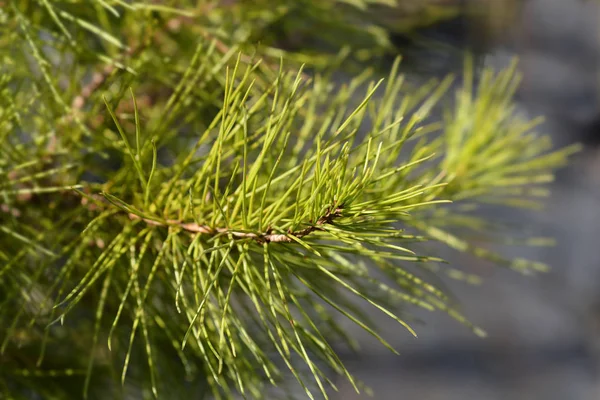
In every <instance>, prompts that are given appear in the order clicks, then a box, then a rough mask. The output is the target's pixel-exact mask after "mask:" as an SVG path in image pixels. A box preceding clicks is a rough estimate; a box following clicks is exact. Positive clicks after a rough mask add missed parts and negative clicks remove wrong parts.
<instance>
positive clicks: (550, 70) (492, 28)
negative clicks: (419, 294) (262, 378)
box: [333, 0, 600, 400]
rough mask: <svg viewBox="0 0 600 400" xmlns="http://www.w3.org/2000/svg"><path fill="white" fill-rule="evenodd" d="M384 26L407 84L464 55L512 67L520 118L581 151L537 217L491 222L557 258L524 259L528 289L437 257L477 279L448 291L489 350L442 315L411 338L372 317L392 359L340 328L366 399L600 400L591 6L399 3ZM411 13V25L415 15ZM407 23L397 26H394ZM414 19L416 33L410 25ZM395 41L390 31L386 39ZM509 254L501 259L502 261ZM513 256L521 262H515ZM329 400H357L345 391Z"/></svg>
mask: <svg viewBox="0 0 600 400" xmlns="http://www.w3.org/2000/svg"><path fill="white" fill-rule="evenodd" d="M400 3H401V4H402V5H401V7H400V9H399V10H398V13H399V14H398V15H392V16H390V15H387V16H382V18H384V19H385V18H389V20H390V22H389V25H390V26H391V27H392V28H393V27H394V24H396V27H400V28H399V29H396V32H395V33H394V34H393V35H392V40H393V41H394V43H395V44H396V45H397V46H398V47H399V48H400V51H401V53H402V55H403V66H404V67H403V68H404V69H405V72H406V73H407V74H408V76H409V77H410V78H411V79H412V80H415V81H420V80H426V79H428V78H430V77H432V76H439V75H444V74H447V73H449V72H457V73H458V74H460V72H461V69H462V62H463V59H464V58H463V56H464V50H470V51H473V52H475V54H476V55H477V57H476V59H477V60H478V62H479V63H482V64H485V65H490V66H494V67H497V68H501V67H503V66H505V65H507V64H508V62H509V61H510V60H511V59H512V58H513V57H515V56H517V57H519V59H520V64H519V65H520V70H521V72H522V74H523V81H522V85H521V89H520V91H519V93H518V96H517V102H518V104H519V107H520V109H521V110H520V111H521V112H523V113H525V114H527V115H531V116H536V115H540V114H543V115H544V116H545V117H546V121H545V123H544V124H543V125H542V126H541V128H540V129H539V130H540V131H543V132H544V133H549V134H551V135H552V136H553V138H554V142H555V143H556V145H557V146H558V145H565V144H569V143H573V142H581V143H583V144H584V145H585V149H584V151H583V152H581V153H579V154H578V155H577V156H575V157H574V158H573V161H572V164H571V166H570V167H569V168H566V169H564V170H561V171H560V172H559V173H558V176H557V180H556V182H554V183H553V184H552V196H551V197H550V198H548V200H547V203H546V208H545V211H543V212H526V211H523V212H517V211H514V210H513V211H510V210H509V211H506V210H502V209H498V210H495V209H494V210H490V211H489V213H490V216H493V217H495V218H500V219H502V220H506V221H509V222H510V221H516V222H520V223H521V224H522V225H524V226H527V228H528V229H530V230H532V231H533V232H534V233H535V234H536V235H543V236H552V237H554V238H556V239H557V242H558V244H557V245H556V246H554V247H542V248H528V249H525V250H523V249H519V253H518V254H519V255H525V256H527V257H530V258H533V259H537V260H540V261H544V262H546V263H548V264H549V265H551V267H552V271H551V272H550V273H548V274H542V275H540V276H536V277H523V276H521V275H518V274H517V273H515V272H513V271H507V270H502V269H500V268H493V267H492V266H490V265H487V264H485V263H483V262H482V261H480V260H472V259H469V258H460V257H457V256H456V255H455V254H448V255H447V256H446V258H448V259H450V260H451V261H452V262H453V263H455V264H457V265H460V266H461V267H463V268H465V269H466V270H470V271H474V272H477V273H479V274H480V275H482V276H483V277H484V280H483V283H482V284H480V285H478V286H470V285H468V284H466V283H462V282H452V281H448V282H446V284H447V286H448V287H449V289H450V290H451V291H453V292H454V293H456V296H457V301H458V302H459V303H460V304H462V306H463V309H464V313H465V315H466V316H467V317H468V318H469V319H470V320H471V321H472V322H473V323H475V324H477V325H479V326H481V327H482V328H484V329H485V330H486V331H487V332H488V335H489V336H488V337H487V338H486V339H479V338H477V337H475V336H474V335H473V334H472V333H471V331H470V330H468V329H467V328H465V327H463V326H462V325H460V324H459V323H457V322H456V321H454V320H451V319H450V318H448V317H447V316H444V315H442V314H429V315H424V316H423V320H424V321H425V323H426V325H424V326H421V327H419V329H418V332H419V334H420V337H419V338H418V339H414V338H412V337H411V336H410V335H409V334H408V333H407V332H405V331H404V330H402V329H399V328H398V325H397V324H396V323H395V322H393V321H390V320H386V319H385V318H383V317H382V318H381V320H380V321H379V322H380V323H381V326H382V327H383V332H384V333H385V334H384V337H386V338H387V339H389V340H390V343H391V344H392V345H395V347H396V348H398V349H399V350H400V352H401V356H400V357H397V356H395V355H393V354H391V353H390V352H389V351H388V350H387V349H385V348H384V347H383V346H381V345H380V343H378V342H376V341H374V340H371V338H370V337H368V336H367V335H366V334H364V333H363V332H361V330H360V329H358V328H354V327H353V326H351V325H348V330H351V331H352V333H353V335H355V336H356V337H358V338H359V339H360V340H359V341H360V344H361V347H362V351H361V352H360V354H359V355H350V354H347V355H346V357H345V358H346V360H347V362H348V364H349V365H348V366H349V367H350V368H349V369H350V370H351V371H353V372H354V373H356V375H357V377H358V378H359V379H362V380H363V381H364V382H365V383H366V384H367V385H369V386H370V387H372V388H373V390H374V397H373V398H375V399H383V400H387V399H422V400H438V399H440V400H441V399H443V400H454V399H482V400H496V399H498V400H499V399H514V400H518V399H528V400H529V399H545V400H565V399H573V400H597V399H600V104H599V103H600V102H599V94H600V90H599V84H598V83H599V77H600V76H599V75H598V72H600V69H599V68H598V57H599V56H600V6H599V4H600V3H599V2H595V1H586V0H472V1H471V0H462V1H461V0H421V1H416V2H411V1H401V2H400ZM415 15H418V16H419V18H415V17H414V16H415ZM403 17H406V18H405V19H404V20H403V21H405V22H406V23H404V24H403V25H402V24H400V25H398V24H397V21H398V18H403ZM416 20H418V21H423V20H425V21H426V23H422V24H411V21H416ZM392 30H393V29H392ZM509 251H510V250H509ZM515 251H516V250H515ZM339 387H340V392H339V393H338V394H333V398H336V399H344V400H349V399H363V398H365V399H366V398H369V397H368V396H367V395H357V394H355V393H354V391H353V390H352V388H351V387H350V386H349V385H348V384H347V383H346V382H345V381H344V380H343V379H340V381H339Z"/></svg>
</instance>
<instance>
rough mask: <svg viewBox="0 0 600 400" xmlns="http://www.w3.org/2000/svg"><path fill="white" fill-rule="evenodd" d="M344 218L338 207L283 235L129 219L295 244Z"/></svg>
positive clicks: (174, 222) (179, 222) (169, 221)
mask: <svg viewBox="0 0 600 400" xmlns="http://www.w3.org/2000/svg"><path fill="white" fill-rule="evenodd" d="M341 216H342V208H341V207H337V208H336V209H334V210H328V211H327V212H326V213H325V215H323V216H322V217H321V218H319V219H318V220H317V222H316V223H315V224H314V225H310V226H308V227H306V228H304V229H301V230H298V231H288V233H286V234H282V233H271V232H270V231H269V232H267V233H264V234H260V233H253V232H239V231H235V230H232V229H229V228H218V227H217V228H213V227H210V226H208V225H200V224H197V223H195V222H182V221H178V220H174V219H169V220H166V221H165V222H164V223H163V222H160V221H156V220H152V219H148V218H143V217H140V216H139V215H136V214H132V213H130V214H129V218H130V219H132V220H141V221H144V222H145V223H146V224H148V225H152V226H163V227H166V226H177V227H179V228H181V229H183V230H184V231H187V232H190V233H197V234H206V235H216V234H230V235H232V236H235V237H236V238H238V239H253V240H255V241H257V242H259V243H291V242H294V238H296V239H300V238H303V237H305V236H308V235H310V234H311V233H313V232H315V231H321V230H323V228H322V226H323V225H325V224H330V223H332V222H333V220H334V219H336V218H338V217H341Z"/></svg>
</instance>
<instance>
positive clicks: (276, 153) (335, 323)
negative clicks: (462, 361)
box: [0, 0, 576, 398]
mask: <svg viewBox="0 0 600 400" xmlns="http://www.w3.org/2000/svg"><path fill="white" fill-rule="evenodd" d="M6 3H7V7H5V8H4V9H1V10H0V13H1V14H0V21H1V23H2V25H1V29H2V34H0V51H1V53H0V57H2V61H3V65H4V67H3V68H2V70H1V72H2V77H1V79H0V93H1V97H0V143H2V146H1V147H0V191H1V198H0V204H1V209H0V211H1V213H0V220H1V221H2V224H1V225H0V260H1V264H0V326H1V327H2V328H1V330H0V341H1V344H0V354H1V357H2V358H1V361H0V363H1V365H2V368H1V369H0V391H1V392H0V393H4V394H5V395H6V396H7V398H31V396H38V397H39V396H41V397H43V398H78V397H80V396H81V393H83V394H84V396H89V397H94V398H119V397H122V398H125V397H128V396H134V397H139V396H140V395H141V394H147V393H148V390H150V391H151V392H152V393H153V395H154V396H155V397H160V398H181V397H184V396H186V397H190V396H191V393H199V394H205V393H207V392H209V391H210V392H211V393H212V395H213V396H214V397H215V398H232V397H234V396H236V394H241V395H243V396H245V397H250V398H262V397H267V396H268V395H266V394H265V393H266V392H265V389H264V385H265V384H269V383H270V384H272V385H278V384H279V383H280V382H281V381H283V380H284V379H285V377H286V375H288V374H291V375H293V376H294V377H295V378H296V379H297V381H298V382H299V383H300V385H301V386H302V387H303V388H304V390H305V393H306V395H307V396H308V397H309V398H315V397H318V396H324V397H326V398H327V396H328V393H329V391H330V389H331V388H333V389H335V384H334V383H333V381H332V380H331V374H330V373H336V374H340V375H344V376H346V378H347V379H349V381H350V382H351V384H352V385H353V386H354V388H355V389H356V390H357V391H358V390H362V385H361V384H360V383H359V382H357V381H356V380H355V378H353V376H352V374H351V373H350V372H349V371H348V370H347V369H346V368H345V366H344V364H343V362H342V361H341V359H340V358H339V356H338V355H337V352H336V350H335V349H336V348H337V346H339V345H340V344H346V345H348V346H350V347H355V343H354V342H353V339H352V338H351V337H349V336H348V335H347V333H346V332H345V331H344V330H343V329H342V328H341V327H340V325H339V318H338V315H341V316H343V317H345V318H347V319H348V320H350V321H351V322H353V323H354V324H356V325H358V326H359V327H361V328H362V329H364V330H365V331H366V332H368V333H369V334H371V335H372V336H374V337H375V338H377V340H379V341H380V342H381V343H382V344H383V345H384V346H386V347H388V348H390V349H391V350H392V351H395V350H394V349H393V348H392V346H391V345H390V344H388V343H387V342H386V341H385V339H384V338H383V337H381V336H380V334H379V333H378V332H377V329H376V327H375V325H374V323H373V321H372V320H371V318H370V317H369V313H370V311H368V309H365V307H364V306H368V307H372V308H374V309H376V310H377V311H379V312H381V313H383V314H385V315H387V316H388V317H390V318H392V319H393V320H395V321H396V322H397V323H398V324H399V325H400V326H401V327H402V328H403V329H405V330H407V331H408V332H410V333H411V334H412V335H415V336H416V334H417V333H416V330H415V328H414V327H413V326H412V325H411V323H410V321H411V313H410V307H421V308H423V309H426V310H430V311H434V310H440V311H443V312H446V313H448V314H449V315H451V316H452V317H453V318H456V319H457V320H459V321H460V322H462V323H464V324H466V325H467V326H469V327H470V328H472V329H473V330H474V332H475V333H477V334H480V335H483V331H481V330H480V329H479V328H477V327H475V326H472V325H470V324H469V322H468V321H467V320H466V318H465V317H463V316H462V314H461V313H460V310H459V309H457V307H456V305H455V304H454V302H453V301H452V300H451V299H450V298H449V295H448V293H446V292H445V291H444V290H443V289H442V288H440V287H439V286H438V285H436V283H435V282H436V281H435V280H434V279H432V278H431V275H430V273H431V271H432V270H433V271H436V273H439V274H448V275H449V276H451V277H454V278H462V279H467V280H473V279H474V277H471V276H469V275H465V274H463V273H462V272H461V271H460V270H457V269H451V268H450V267H449V266H447V265H446V264H444V261H443V260H442V259H440V258H438V257H435V256H432V255H430V254H429V253H428V250H427V249H426V248H425V247H423V246H421V245H420V242H424V241H427V240H431V239H435V240H437V241H441V242H442V243H444V244H446V245H448V246H449V247H451V248H454V249H456V250H459V251H463V252H471V253H473V254H475V255H476V256H478V257H482V258H487V259H490V260H492V261H494V262H495V263H497V264H500V265H506V266H509V267H512V268H514V269H516V270H518V271H520V272H523V273H530V272H535V271H538V270H543V269H544V268H545V267H544V266H543V265H541V264H539V263H537V262H535V261H529V260H522V259H516V260H511V259H505V258H503V257H502V256H501V255H500V254H497V253H495V252H493V251H491V250H489V249H487V248H483V247H481V246H478V245H476V244H474V243H473V242H472V241H470V240H468V239H467V238H468V234H469V232H470V231H474V232H477V233H478V234H490V233H492V231H491V228H490V226H489V221H488V220H487V219H482V218H481V217H478V216H477V214H475V213H474V212H475V211H477V209H478V206H479V205H481V204H485V203H494V204H501V205H505V206H510V207H523V206H525V207H530V206H535V205H537V204H538V203H537V198H538V197H541V196H544V195H546V194H547V192H546V189H544V188H543V185H544V184H545V183H547V182H548V181H549V180H550V179H552V171H553V170H554V169H555V168H557V167H560V166H562V165H564V164H565V163H566V160H567V157H568V156H569V155H570V154H571V153H572V152H573V151H575V150H576V148H575V147H571V148H566V149H562V150H558V151H552V150H551V145H550V142H549V139H548V138H547V137H545V136H541V135H538V134H537V133H535V132H534V131H533V129H534V128H535V126H536V125H537V123H538V122H539V121H538V120H527V119H522V118H520V117H519V116H518V115H517V114H516V110H515V106H514V105H513V103H512V97H513V94H514V91H515V89H516V87H517V85H518V74H517V73H516V64H515V65H512V66H511V67H510V68H508V69H506V70H505V71H502V72H494V71H492V70H488V69H486V70H485V71H483V72H482V75H481V80H480V81H479V82H475V80H474V72H473V62H472V61H468V62H467V63H466V69H465V74H464V76H463V82H462V85H461V86H460V88H459V89H456V90H455V89H451V87H452V78H447V79H444V80H442V81H432V82H430V83H429V84H427V85H425V86H424V87H422V88H405V85H404V79H403V76H402V75H401V74H400V73H399V61H398V60H397V61H396V62H395V63H394V64H393V66H392V68H391V70H390V71H389V74H388V76H387V78H386V79H382V80H376V79H377V77H378V72H377V71H376V70H374V69H371V68H367V69H364V70H363V71H362V72H361V73H359V74H357V75H356V76H355V77H354V78H352V79H350V80H349V81H348V82H347V83H345V84H336V83H335V82H334V78H333V76H332V74H331V71H332V70H333V69H334V68H339V67H341V66H345V65H346V62H348V63H350V61H345V60H349V55H351V56H352V57H355V56H357V55H359V54H362V53H361V52H363V53H365V52H367V50H368V49H369V48H370V49H371V50H373V51H372V55H373V56H375V55H377V54H382V53H384V52H385V51H387V50H388V49H389V48H388V47H387V46H388V45H387V43H386V42H385V40H383V39H382V38H383V37H384V36H382V31H381V30H380V29H379V28H377V26H375V25H370V24H357V23H356V20H355V18H356V16H357V15H359V14H357V12H358V11H357V10H360V9H362V8H364V7H368V6H369V5H370V4H369V3H382V2H380V1H374V2H360V1H356V2H354V1H353V2H348V1H345V2H343V3H350V6H348V4H347V5H345V6H339V5H336V7H337V6H339V7H341V8H336V10H343V12H340V13H339V14H336V15H335V18H333V19H332V20H330V19H329V18H330V17H332V15H331V13H329V14H327V15H325V14H324V12H325V11H327V10H331V9H332V8H330V7H334V6H333V5H332V4H333V3H336V2H332V4H327V3H323V2H313V1H303V2H290V1H275V2H271V1H257V2H235V1H234V2H224V3H223V4H219V3H214V2H206V3H202V4H200V5H198V4H196V3H197V2H189V4H188V2H186V1H175V2H170V5H169V6H167V5H162V4H158V3H156V2H126V1H109V0H97V1H93V2H81V1H48V0H38V1H25V0H23V1H16V0H13V1H8V2H6ZM84 3H85V6H84ZM339 3H342V2H339ZM385 3H387V2H385ZM299 9H300V10H302V14H301V15H299V14H296V13H295V12H296V11H297V10H299ZM290 10H291V11H290ZM292 11H294V12H292ZM299 22H302V23H304V24H306V26H323V27H324V28H328V29H330V30H328V31H327V33H330V34H331V35H329V36H328V35H324V36H323V37H324V38H331V41H330V42H329V43H328V44H327V45H324V46H322V47H319V46H316V47H314V48H313V52H306V51H304V50H298V49H290V47H289V46H287V47H283V45H281V43H277V42H276V41H274V40H273V39H272V38H273V37H276V36H278V35H277V32H280V31H281V29H283V31H284V32H285V31H286V30H291V31H293V32H295V31H296V30H298V29H300V28H299V27H298V23H299ZM319 23H320V24H321V25H319ZM310 24H314V25H310ZM342 28H343V29H342ZM343 31H351V32H352V33H353V35H357V37H359V36H360V37H362V38H367V39H365V41H362V40H358V39H356V40H355V39H352V40H351V41H350V42H349V43H351V44H354V46H355V47H354V48H350V49H351V51H350V52H347V53H346V54H344V53H343V52H342V53H339V54H331V52H329V47H336V46H338V45H339V43H338V42H337V41H336V40H340V39H339V37H340V32H343ZM270 35H272V36H270ZM284 36H285V35H284ZM353 37H354V36H353ZM377 38H379V39H377ZM258 40H265V42H266V43H262V44H261V45H259V46H255V43H256V42H257V41H258ZM365 44H367V45H365ZM278 46H280V47H278ZM319 49H320V50H319ZM358 58H360V57H358ZM284 59H285V62H284ZM297 61H301V62H305V63H306V66H301V65H298V64H296V62H297ZM353 65H356V64H355V63H354V64H353ZM324 67H328V68H324ZM449 90H455V91H456V99H455V101H454V103H453V105H452V106H451V107H446V108H445V113H444V118H443V119H442V120H436V118H435V117H434V115H435V112H434V110H435V109H437V108H438V107H439V106H440V101H441V100H442V98H443V97H444V95H445V94H446V93H447V92H448V91H449ZM357 98H358V99H359V101H356V99H357ZM449 203H454V204H449ZM494 232H495V231H494ZM511 235H512V234H511ZM512 237H513V236H511V238H512ZM532 242H536V240H534V241H530V243H532ZM537 242H541V241H540V240H537ZM357 300H358V301H359V302H360V305H359V303H357ZM73 382H76V383H77V384H73ZM115 382H121V383H122V384H123V385H125V389H124V390H122V389H120V385H115V384H114V383H115ZM140 391H141V392H140ZM140 393H141V394H140Z"/></svg>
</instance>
